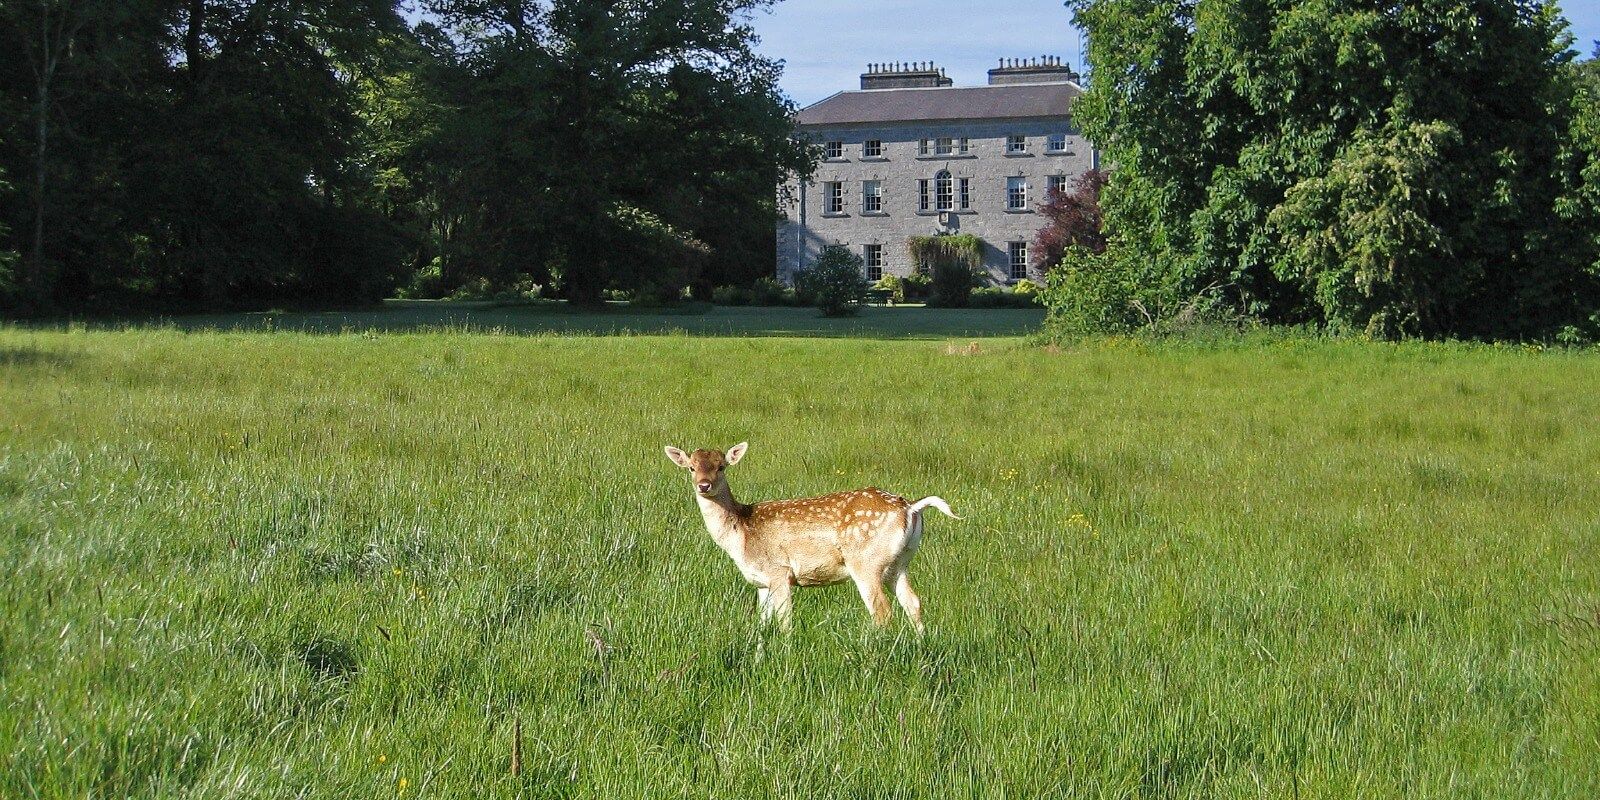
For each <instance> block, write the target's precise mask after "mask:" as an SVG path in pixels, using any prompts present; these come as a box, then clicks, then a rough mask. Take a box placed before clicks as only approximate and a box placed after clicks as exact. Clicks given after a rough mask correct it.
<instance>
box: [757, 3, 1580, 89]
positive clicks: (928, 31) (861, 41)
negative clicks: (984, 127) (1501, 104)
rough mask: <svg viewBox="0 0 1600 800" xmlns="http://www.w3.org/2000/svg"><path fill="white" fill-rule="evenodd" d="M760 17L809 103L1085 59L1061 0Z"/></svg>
mask: <svg viewBox="0 0 1600 800" xmlns="http://www.w3.org/2000/svg"><path fill="white" fill-rule="evenodd" d="M1561 7H1562V9H1563V10H1564V12H1565V14H1566V17H1567V20H1568V21H1569V22H1571V23H1572V32H1573V34H1574V35H1575V36H1577V37H1578V43H1577V45H1575V47H1577V49H1578V50H1579V51H1580V52H1581V53H1582V54H1583V56H1584V57H1585V58H1587V57H1588V56H1589V54H1590V53H1591V52H1593V50H1594V41H1595V40H1596V39H1600V0H1566V1H1565V2H1563V3H1562V4H1561ZM752 22H753V24H754V25H755V29H756V33H757V34H759V35H760V36H761V48H760V49H761V52H762V53H763V54H765V55H768V56H771V57H774V58H781V59H783V60H784V62H785V68H784V76H783V89H784V91H785V92H787V93H788V95H789V97H790V99H792V100H794V101H795V102H796V103H799V104H800V105H801V106H806V105H809V104H811V103H815V102H816V101H818V100H821V99H823V98H825V97H827V96H828V95H831V94H833V93H834V92H837V91H839V90H841V89H856V88H859V86H860V77H859V76H860V74H861V73H862V71H863V70H864V69H865V68H866V65H867V64H868V63H869V62H885V61H889V62H900V61H932V62H934V63H936V64H938V65H939V66H941V67H944V68H945V74H947V75H949V76H950V78H951V79H953V80H954V81H955V85H957V86H976V85H981V84H983V83H985V82H987V81H988V71H989V69H990V68H992V67H995V66H998V65H999V60H1000V59H1001V58H1036V57H1038V56H1042V55H1053V56H1061V57H1062V58H1063V59H1065V60H1066V62H1067V63H1069V64H1071V65H1072V66H1073V68H1075V69H1079V70H1080V71H1081V69H1082V63H1083V60H1082V58H1081V56H1080V54H1079V38H1078V32H1077V30H1076V29H1074V28H1073V27H1072V15H1071V13H1070V12H1068V11H1067V9H1066V8H1065V7H1064V6H1063V5H1062V2H1061V0H988V2H984V0H977V2H974V0H780V2H779V3H778V4H777V5H776V6H774V7H773V9H772V10H771V11H768V12H758V13H757V14H756V16H755V18H754V19H753V20H752Z"/></svg>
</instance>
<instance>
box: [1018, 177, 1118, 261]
mask: <svg viewBox="0 0 1600 800" xmlns="http://www.w3.org/2000/svg"><path fill="white" fill-rule="evenodd" d="M1107 177H1108V176H1107V175H1106V173H1105V172H1103V171H1101V170H1098V169H1091V170H1089V171H1088V172H1085V173H1083V174H1082V175H1080V176H1078V180H1077V181H1076V182H1075V183H1074V184H1073V186H1072V191H1070V192H1060V191H1056V190H1055V189H1051V190H1050V191H1049V192H1048V193H1046V194H1045V202H1044V205H1041V206H1039V213H1041V214H1043V215H1044V216H1045V218H1046V219H1048V220H1049V221H1050V224H1048V225H1046V226H1045V227H1044V228H1043V229H1041V230H1040V231H1039V235H1038V236H1037V237H1035V238H1034V240H1033V253H1032V255H1033V268H1034V269H1035V270H1038V272H1039V274H1041V275H1043V274H1045V273H1047V272H1049V271H1050V270H1052V269H1054V268H1055V266H1056V265H1057V264H1060V263H1061V256H1062V255H1063V254H1065V253H1066V252H1067V248H1068V247H1071V246H1073V245H1079V246H1081V247H1087V248H1089V249H1090V250H1091V251H1093V252H1095V253H1103V252H1105V249H1106V234H1105V228H1104V227H1103V226H1102V223H1101V217H1100V190H1102V189H1104V188H1105V186H1106V180H1107Z"/></svg>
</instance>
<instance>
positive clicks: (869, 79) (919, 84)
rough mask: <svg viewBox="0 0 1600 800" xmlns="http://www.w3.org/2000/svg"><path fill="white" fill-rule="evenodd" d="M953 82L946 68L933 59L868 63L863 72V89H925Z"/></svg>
mask: <svg viewBox="0 0 1600 800" xmlns="http://www.w3.org/2000/svg"><path fill="white" fill-rule="evenodd" d="M951 83H953V81H951V80H950V79H949V78H947V77H945V74H944V69H943V68H941V67H939V65H937V64H935V63H933V62H932V61H917V62H913V63H910V64H907V63H906V62H904V61H902V62H900V63H898V64H895V63H888V64H880V63H874V64H868V65H867V71H866V72H863V73H861V88H863V89H925V88H933V87H938V86H949V85H950V84H951Z"/></svg>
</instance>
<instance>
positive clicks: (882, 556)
mask: <svg viewBox="0 0 1600 800" xmlns="http://www.w3.org/2000/svg"><path fill="white" fill-rule="evenodd" d="M746 449H747V445H746V444H745V443H743V442H740V443H739V444H737V445H734V446H733V447H731V448H729V449H728V452H727V454H726V455H724V454H723V453H722V452H721V451H719V450H696V451H694V452H693V453H685V452H684V451H682V450H679V449H678V448H676V447H668V448H666V452H667V458H670V459H672V462H673V463H674V464H677V465H678V466H680V467H683V468H684V469H686V470H688V471H689V473H690V474H691V476H692V478H693V483H694V488H695V500H696V502H698V503H699V505H700V513H701V515H702V516H703V517H704V518H705V523H706V530H707V531H708V532H709V533H710V534H711V538H712V539H714V540H716V542H717V544H718V545H719V546H721V547H722V549H723V550H724V551H726V552H727V554H728V555H729V556H730V557H732V558H733V562H734V563H735V564H736V565H738V567H739V571H740V572H741V573H743V575H744V577H745V580H747V581H749V582H750V583H751V584H752V585H754V586H755V587H756V597H757V602H758V604H759V605H760V608H761V614H762V616H763V617H764V618H770V617H774V616H775V617H777V618H778V620H779V621H780V622H781V623H783V624H785V625H787V624H788V621H789V609H790V596H791V590H792V589H793V588H794V587H796V586H824V585H827V584H830V583H840V582H843V581H854V582H855V584H856V589H857V590H858V591H859V592H860V593H861V600H862V602H864V603H866V606H867V611H868V612H869V613H871V614H872V620H873V621H874V622H876V623H877V624H879V625H886V624H888V622H889V615H890V611H889V597H888V595H887V594H886V593H885V592H884V588H885V586H887V585H893V587H894V595H895V598H896V599H897V600H899V601H900V607H901V608H903V609H905V612H906V616H908V617H910V618H911V624H912V625H914V626H916V628H917V630H918V631H921V630H922V600H921V598H919V597H918V596H917V593H916V592H915V591H913V590H912V588H911V579H910V578H908V577H907V576H906V570H907V568H909V567H910V565H911V557H912V555H914V554H915V553H916V550H917V546H918V544H919V543H920V542H921V539H922V509H924V508H927V507H928V506H932V507H934V508H937V509H939V510H940V511H942V512H944V513H945V515H946V516H949V517H951V518H953V519H961V518H960V517H957V516H956V515H955V512H953V511H951V510H950V506H949V504H947V503H945V501H944V500H943V499H942V498H939V497H924V498H922V499H921V500H918V501H917V502H915V503H911V502H907V501H906V499H905V498H903V497H900V496H898V495H893V494H890V493H888V492H885V491H883V490H882V489H874V488H867V489H857V490H855V491H852V492H835V493H833V494H827V495H823V496H821V497H805V498H800V499H796V500H774V501H769V502H765V503H756V504H754V505H747V504H745V503H741V502H739V501H737V500H735V499H733V490H732V489H730V488H728V477H727V468H728V467H731V466H733V465H734V464H737V463H739V461H740V459H742V458H744V454H745V451H746Z"/></svg>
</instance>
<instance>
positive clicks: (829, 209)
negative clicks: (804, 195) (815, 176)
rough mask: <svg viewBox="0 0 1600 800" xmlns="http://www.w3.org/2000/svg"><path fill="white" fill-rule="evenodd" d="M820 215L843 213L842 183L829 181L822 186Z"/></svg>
mask: <svg viewBox="0 0 1600 800" xmlns="http://www.w3.org/2000/svg"><path fill="white" fill-rule="evenodd" d="M822 213H824V214H843V213H844V183H842V182H840V181H829V182H827V183H825V184H823V185H822Z"/></svg>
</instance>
